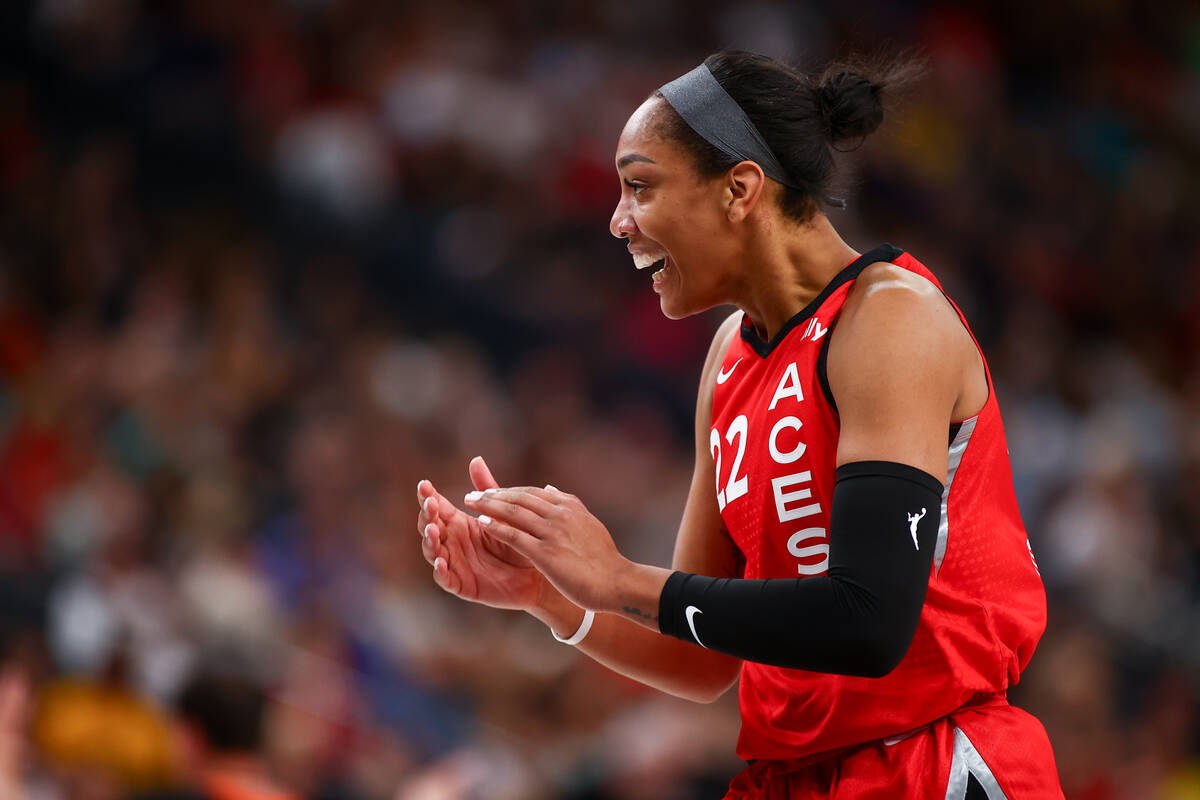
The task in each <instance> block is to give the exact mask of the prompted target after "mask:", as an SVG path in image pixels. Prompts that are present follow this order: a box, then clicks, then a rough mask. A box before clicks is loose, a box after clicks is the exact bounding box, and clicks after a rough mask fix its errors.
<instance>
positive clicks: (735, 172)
mask: <svg viewBox="0 0 1200 800" xmlns="http://www.w3.org/2000/svg"><path fill="white" fill-rule="evenodd" d="M766 182H767V179H766V176H765V175H763V171H762V167H760V166H759V165H758V164H755V163H754V162H753V161H742V162H741V163H739V164H734V165H733V167H731V168H730V170H729V172H728V173H727V175H726V190H727V192H728V195H727V198H728V207H727V212H726V213H727V214H728V215H729V221H730V222H741V221H742V220H744V219H746V217H748V216H750V213H751V212H752V211H753V210H754V208H755V206H757V205H758V201H759V198H760V197H762V194H763V188H764V187H765V185H766Z"/></svg>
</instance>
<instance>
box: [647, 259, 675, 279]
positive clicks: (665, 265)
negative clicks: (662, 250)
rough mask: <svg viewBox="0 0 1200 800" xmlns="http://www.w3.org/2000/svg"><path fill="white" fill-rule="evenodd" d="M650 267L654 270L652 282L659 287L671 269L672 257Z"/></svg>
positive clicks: (651, 274)
mask: <svg viewBox="0 0 1200 800" xmlns="http://www.w3.org/2000/svg"><path fill="white" fill-rule="evenodd" d="M650 266H651V268H652V269H653V270H654V271H653V272H652V273H650V280H651V281H652V282H653V283H654V285H655V286H657V285H659V284H660V283H662V282H663V279H664V278H666V277H667V270H669V269H670V268H671V257H670V256H664V257H663V258H661V259H659V260H658V261H655V262H654V263H653V264H651V265H650Z"/></svg>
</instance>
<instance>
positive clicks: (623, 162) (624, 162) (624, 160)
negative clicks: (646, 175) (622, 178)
mask: <svg viewBox="0 0 1200 800" xmlns="http://www.w3.org/2000/svg"><path fill="white" fill-rule="evenodd" d="M635 161H641V162H644V163H646V164H654V163H657V162H656V161H655V160H654V159H652V158H648V157H646V156H644V155H642V154H641V153H630V154H629V155H626V156H621V157H620V158H619V159H617V169H622V168H623V167H627V166H629V165H630V164H632V163H633V162H635Z"/></svg>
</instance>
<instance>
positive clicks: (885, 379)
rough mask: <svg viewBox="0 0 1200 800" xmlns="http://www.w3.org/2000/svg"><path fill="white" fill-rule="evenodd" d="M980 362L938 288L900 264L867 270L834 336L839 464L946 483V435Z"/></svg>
mask: <svg viewBox="0 0 1200 800" xmlns="http://www.w3.org/2000/svg"><path fill="white" fill-rule="evenodd" d="M977 359H978V354H977V351H976V349H975V347H974V344H973V342H972V341H971V339H970V336H969V335H968V334H967V331H966V328H964V327H963V325H962V323H961V321H960V320H959V318H958V315H957V313H956V312H955V311H954V309H953V307H952V306H951V305H950V302H949V301H948V300H947V299H946V297H945V295H943V294H942V292H941V290H940V289H938V287H937V286H935V285H934V284H933V283H931V282H930V281H928V280H926V279H925V278H923V277H921V276H920V275H917V274H915V273H913V272H910V271H909V270H906V269H904V268H903V267H898V266H896V265H894V264H888V263H879V264H872V265H871V266H869V267H867V268H866V269H864V270H863V271H862V273H860V275H859V277H858V279H857V280H856V281H855V283H854V286H853V287H852V288H851V290H850V294H849V295H847V297H846V302H845V304H844V305H843V306H842V312H841V314H840V316H839V317H838V323H837V326H836V327H835V328H834V330H833V331H832V332H831V334H830V342H829V358H828V361H827V364H826V374H827V376H828V378H829V388H830V391H831V392H832V394H833V397H834V400H835V401H836V403H837V407H838V412H839V415H840V418H841V438H840V439H839V444H838V463H839V464H841V463H848V462H849V461H861V460H884V461H896V462H899V463H904V464H910V465H912V466H915V467H918V468H920V469H923V470H925V471H926V472H929V473H930V474H931V475H934V476H935V477H939V476H940V477H939V479H942V478H944V474H945V469H946V468H945V444H946V442H945V437H946V431H947V430H948V428H949V425H950V422H951V419H952V417H953V415H954V413H955V411H956V409H957V408H958V407H959V406H960V405H962V404H961V403H960V397H962V396H963V394H964V387H966V386H967V385H968V383H967V381H968V376H969V375H970V374H971V370H972V368H973V367H974V365H975V364H976V360H977ZM981 374H982V372H981ZM984 396H986V387H985V390H984Z"/></svg>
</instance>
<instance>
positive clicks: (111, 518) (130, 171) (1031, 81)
mask: <svg viewBox="0 0 1200 800" xmlns="http://www.w3.org/2000/svg"><path fill="white" fill-rule="evenodd" d="M829 5H830V6H834V7H833V8H827V7H822V5H819V4H817V3H795V2H748V3H717V2H711V1H710V2H684V1H683V0H670V1H664V2H655V3H640V4H633V3H623V2H617V1H616V0H587V2H574V1H573V0H564V1H562V2H551V1H550V0H500V1H497V2H486V3H485V2H466V1H464V0H441V1H440V2H398V1H394V0H275V1H273V2H268V0H261V1H260V0H249V1H246V0H243V1H242V2H235V1H234V0H176V1H175V2H152V1H151V0H141V1H139V0H7V1H6V2H5V3H3V5H2V6H0V659H2V662H3V665H4V666H3V668H2V669H0V721H2V724H0V794H2V795H3V796H4V797H6V798H7V797H14V798H15V797H31V798H46V799H47V800H51V799H54V798H87V799H89V800H91V799H94V800H108V799H109V798H135V797H142V798H148V797H159V798H169V797H176V798H183V797H208V798H213V800H234V799H235V798H236V799H237V800H244V799H245V798H268V797H269V798H285V797H305V798H363V799H364V800H369V799H371V798H397V800H455V799H458V798H462V799H464V800H466V799H469V798H499V799H500V800H508V799H509V798H512V799H514V800H515V799H517V798H529V799H532V800H542V799H544V800H551V799H557V798H564V799H567V800H584V799H585V798H605V799H607V798H632V799H633V800H637V799H638V798H657V799H658V800H663V799H666V800H675V799H678V800H684V799H687V798H704V797H708V798H713V797H719V796H721V793H722V792H723V789H724V786H725V784H726V783H727V781H728V780H729V778H730V777H731V776H732V775H733V774H735V773H736V772H737V771H738V770H739V768H740V763H739V762H738V761H737V760H736V758H735V756H734V752H733V747H734V741H735V738H736V734H737V714H736V701H735V698H734V696H733V693H730V695H729V696H727V697H726V698H724V699H723V700H722V701H720V702H718V703H716V704H713V705H710V706H700V705H691V704H688V703H684V702H682V701H674V700H672V699H669V698H666V697H664V696H661V695H658V694H656V693H654V692H652V691H649V690H646V689H644V688H641V687H639V686H638V685H636V684H633V683H631V682H629V681H627V680H624V679H622V678H619V677H617V676H615V675H613V674H611V673H608V672H607V671H605V670H604V669H602V668H600V667H598V666H596V665H594V664H593V663H591V662H589V661H588V660H587V659H585V658H581V657H580V656H578V655H577V654H576V653H575V652H574V651H573V650H572V649H570V648H566V647H563V646H561V645H558V644H557V643H555V642H554V641H553V640H552V639H551V637H550V635H549V632H548V631H546V630H545V628H544V627H542V626H541V625H540V624H539V623H537V622H535V621H533V620H532V619H531V618H527V617H523V616H522V615H520V614H514V613H510V612H501V611H495V610H492V609H487V608H479V607H473V606H470V605H468V604H467V603H464V602H461V601H458V600H455V599H454V598H451V597H449V596H447V595H444V594H442V593H441V592H440V591H439V590H437V589H436V587H435V585H434V583H433V581H432V579H431V577H430V574H429V569H428V567H427V566H426V565H425V563H424V562H423V561H422V559H421V557H420V552H419V547H418V540H417V533H416V530H415V515H416V513H417V505H416V499H415V485H416V483H417V480H418V479H419V478H426V477H427V478H430V479H432V480H433V481H434V482H435V483H436V484H437V485H439V486H440V487H441V488H442V489H443V490H444V491H445V492H446V493H447V494H448V495H450V496H451V497H453V496H456V495H457V494H458V493H460V492H463V491H466V490H467V489H468V488H469V486H468V483H467V475H466V465H467V462H468V460H469V459H470V458H471V457H472V456H475V455H479V454H482V455H484V456H486V457H487V459H488V461H489V463H490V464H491V466H492V468H493V470H494V472H495V474H496V475H497V477H498V478H499V479H500V481H501V482H502V483H512V484H523V483H536V484H538V485H541V484H542V483H546V482H549V481H553V482H554V483H555V484H556V485H557V486H560V487H562V488H564V489H565V490H568V491H572V492H575V493H577V494H579V495H580V496H582V497H583V499H584V500H585V501H586V502H587V503H588V504H589V506H590V507H591V509H592V510H593V511H594V512H595V513H596V514H597V515H598V516H599V517H600V518H601V519H603V520H604V521H605V522H606V523H607V524H608V525H609V527H610V529H611V530H612V531H613V533H614V535H615V536H616V538H617V540H618V542H619V544H620V546H621V547H622V548H623V550H624V551H625V552H626V554H628V555H630V556H631V557H633V558H636V559H640V560H644V561H650V562H654V563H659V564H666V563H668V562H669V559H670V553H671V547H672V540H673V536H674V531H675V529H676V525H677V522H678V514H679V512H680V510H681V509H682V506H683V500H684V496H685V492H686V488H687V483H688V480H689V477H690V471H691V458H692V456H691V453H692V444H691V441H690V437H691V434H690V430H691V417H692V413H693V406H694V397H695V390H696V383H697V379H698V375H699V369H700V365H701V362H702V359H703V355H704V353H705V350H706V348H707V345H708V342H709V336H710V334H711V331H712V330H713V328H714V327H715V325H716V324H717V322H718V321H719V319H720V318H721V317H723V316H724V314H725V313H727V312H726V311H724V310H722V311H719V312H715V313H714V314H710V315H708V316H705V317H697V318H691V319H688V320H685V321H681V322H670V321H668V320H666V319H665V318H663V317H662V316H661V315H660V313H659V310H658V301H657V297H656V295H655V294H654V293H653V292H652V291H651V290H650V288H649V286H648V285H647V283H648V282H647V280H646V278H645V276H644V275H642V274H639V273H637V272H636V271H635V270H634V269H633V267H632V264H631V263H630V261H629V258H628V256H627V254H626V253H625V251H624V248H623V246H622V244H621V243H620V242H618V241H616V240H613V239H612V238H611V237H610V236H609V234H608V232H607V221H608V218H609V215H610V213H611V210H612V207H613V205H614V204H615V202H616V199H617V195H618V184H617V179H616V176H615V173H614V170H613V167H612V151H613V148H614V146H615V142H616V138H617V135H618V133H619V131H620V128H621V126H622V125H623V123H624V121H625V118H626V117H627V115H628V114H629V113H630V112H631V111H632V110H633V109H634V108H635V107H636V106H637V105H638V104H639V103H640V101H641V100H642V99H643V98H644V97H645V96H646V95H647V94H648V93H649V92H650V91H652V90H653V89H654V88H656V87H657V86H658V85H660V84H661V83H664V82H665V81H667V80H669V79H671V78H673V77H675V76H676V75H678V74H680V73H682V72H683V71H685V70H687V69H690V68H691V67H692V66H694V65H695V64H696V63H698V62H699V61H700V60H701V59H702V58H703V57H704V56H705V55H706V54H707V53H709V52H711V51H712V50H715V49H718V48H721V47H740V48H745V49H751V50H756V51H759V52H765V53H768V54H771V55H775V56H779V57H784V58H787V59H790V60H792V61H797V62H799V63H801V64H802V65H810V66H819V65H820V64H821V63H822V61H823V60H825V59H828V58H830V57H834V56H837V55H840V54H845V53H847V52H849V51H852V50H868V51H869V50H872V49H874V48H877V47H880V46H887V47H891V48H905V47H913V48H918V49H919V50H920V51H922V52H924V53H925V54H926V55H927V56H928V58H929V61H930V66H931V70H930V74H929V77H928V79H927V80H926V81H925V82H924V83H923V84H922V86H921V87H920V88H919V89H918V90H917V92H916V93H915V94H914V95H913V96H912V97H911V98H910V100H909V101H908V103H907V104H906V106H905V107H904V109H903V110H902V113H900V114H897V115H894V116H893V117H891V119H890V122H888V123H886V124H885V127H884V128H883V129H882V130H881V132H880V133H879V134H877V135H876V136H875V137H873V138H872V140H871V141H870V142H869V143H868V144H867V145H866V146H865V147H863V148H862V149H861V150H860V151H859V152H857V153H856V154H855V159H854V161H853V162H851V163H852V164H853V166H852V168H848V169H847V171H845V172H844V173H843V177H844V179H845V180H844V191H843V194H844V195H845V196H846V197H847V199H848V201H849V202H848V209H847V210H845V211H840V210H831V211H830V212H829V213H830V214H831V218H832V219H833V221H834V224H835V225H836V226H837V227H838V228H839V230H841V231H842V232H843V234H844V235H845V236H846V237H847V238H848V240H849V241H850V242H851V243H852V244H853V245H854V246H856V247H857V248H858V249H860V250H865V249H867V248H869V247H871V246H873V245H875V244H877V243H879V242H882V241H889V242H891V243H893V244H896V245H898V246H901V247H904V248H906V249H908V250H910V251H912V252H913V253H914V254H915V255H916V256H917V257H918V258H920V259H921V260H923V261H924V262H925V263H927V264H928V265H929V266H930V267H931V268H932V269H933V270H934V271H935V272H936V273H938V274H939V276H941V278H942V279H943V281H944V283H945V284H946V285H947V287H948V289H949V291H950V293H951V294H952V296H954V297H955V298H956V299H957V300H958V302H959V303H960V304H961V305H962V306H963V307H964V308H965V310H966V312H967V314H968V317H969V318H970V320H971V322H972V325H973V326H974V329H975V331H976V333H977V334H978V335H979V337H980V339H981V341H982V343H983V346H984V348H985V351H986V352H987V354H988V356H989V359H990V362H991V365H992V368H993V371H994V375H995V380H996V384H997V393H998V395H999V399H1000V403H1001V407H1002V409H1003V412H1004V415H1005V419H1006V422H1007V426H1008V432H1009V444H1010V448H1011V452H1012V460H1013V467H1014V473H1015V475H1014V477H1015V480H1016V485H1017V489H1018V492H1019V494H1020V498H1021V501H1022V509H1023V513H1024V515H1025V519H1026V521H1027V524H1028V526H1029V531H1030V538H1031V540H1032V544H1033V548H1034V551H1035V553H1036V555H1037V557H1038V561H1039V564H1040V566H1041V571H1042V574H1043V577H1044V578H1045V581H1046V586H1047V591H1048V594H1049V602H1050V606H1049V609H1050V622H1049V629H1048V631H1047V633H1046V635H1045V637H1044V638H1043V640H1042V644H1041V646H1040V649H1039V651H1038V653H1037V655H1036V656H1035V657H1034V660H1033V663H1032V666H1031V667H1030V669H1029V670H1028V671H1027V673H1026V675H1025V676H1024V679H1023V681H1022V682H1021V684H1020V685H1019V686H1018V687H1016V688H1015V689H1014V690H1013V691H1012V693H1011V696H1012V698H1013V700H1014V702H1016V703H1017V704H1018V705H1021V706H1023V707H1025V708H1027V709H1029V710H1031V711H1032V712H1034V713H1035V714H1037V715H1038V716H1039V717H1040V718H1041V720H1042V721H1043V722H1044V723H1045V725H1046V728H1047V729H1048V731H1049V734H1050V737H1051V740H1052V741H1053V744H1054V747H1055V751H1056V755H1057V758H1058V764H1059V768H1060V771H1061V774H1062V779H1063V784H1064V788H1065V790H1066V793H1067V797H1068V798H1071V800H1108V799H1109V798H1113V799H1116V798H1169V799H1172V800H1174V799H1179V800H1182V799H1184V798H1198V797H1200V749H1198V744H1200V739H1198V737H1197V734H1198V732H1200V730H1198V724H1197V722H1198V715H1197V709H1198V704H1197V693H1198V691H1200V316H1198V315H1197V314H1196V313H1195V309H1196V307H1197V306H1198V305H1200V7H1198V6H1197V5H1196V4H1195V3H1191V2H1171V0H1164V1H1163V2H1154V3H1134V2H1132V0H1068V1H1067V2H1061V3H1056V2H1041V3H1039V2H1032V1H1031V0H1022V1H1021V2H1013V3H996V4H976V3H967V4H957V3H920V2H918V3H910V2H899V0H891V1H889V0H864V1H863V2H856V3H843V4H829Z"/></svg>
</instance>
